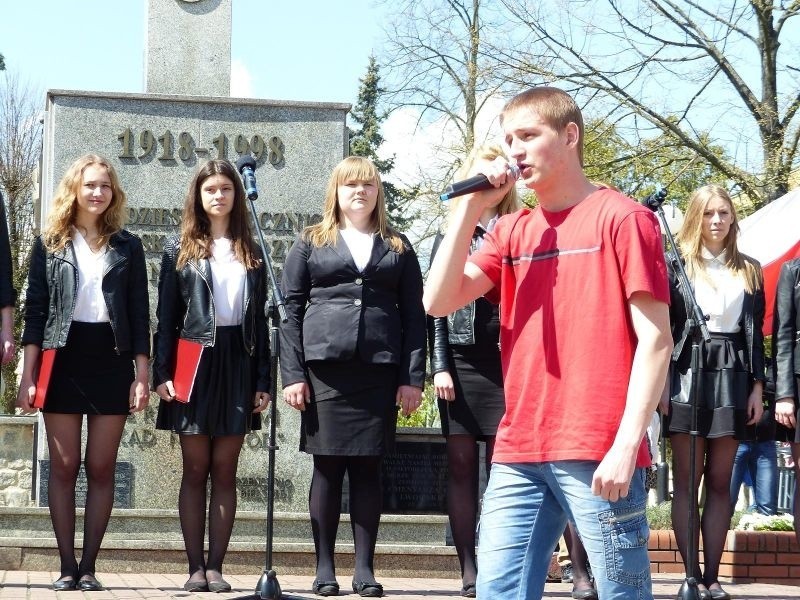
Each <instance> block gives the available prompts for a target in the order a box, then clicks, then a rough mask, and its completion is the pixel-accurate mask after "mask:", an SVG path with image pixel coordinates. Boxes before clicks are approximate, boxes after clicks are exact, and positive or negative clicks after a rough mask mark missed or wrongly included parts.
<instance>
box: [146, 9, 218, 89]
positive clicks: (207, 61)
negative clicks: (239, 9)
mask: <svg viewBox="0 0 800 600" xmlns="http://www.w3.org/2000/svg"><path fill="white" fill-rule="evenodd" d="M231 2H232V0H173V1H171V2H164V1H163V0H147V17H146V19H147V45H146V47H145V59H144V63H145V90H146V91H147V92H148V93H150V94H184V95H197V96H229V95H230V90H231V35H230V33H231ZM184 73H185V74H188V75H191V79H189V78H188V77H186V76H184V75H183V74H184Z"/></svg>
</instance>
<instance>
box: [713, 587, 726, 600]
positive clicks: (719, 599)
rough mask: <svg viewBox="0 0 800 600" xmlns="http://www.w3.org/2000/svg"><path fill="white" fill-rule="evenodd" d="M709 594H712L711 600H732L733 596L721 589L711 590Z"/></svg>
mask: <svg viewBox="0 0 800 600" xmlns="http://www.w3.org/2000/svg"><path fill="white" fill-rule="evenodd" d="M708 593H709V594H711V600H731V595H730V594H729V593H728V592H726V591H725V590H723V589H722V588H721V587H720V588H714V589H713V590H712V589H709V590H708Z"/></svg>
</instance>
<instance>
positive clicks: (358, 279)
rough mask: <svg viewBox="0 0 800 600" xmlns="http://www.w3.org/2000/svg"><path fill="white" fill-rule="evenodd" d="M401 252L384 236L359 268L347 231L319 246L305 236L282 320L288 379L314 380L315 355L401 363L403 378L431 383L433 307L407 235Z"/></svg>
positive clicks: (296, 252)
mask: <svg viewBox="0 0 800 600" xmlns="http://www.w3.org/2000/svg"><path fill="white" fill-rule="evenodd" d="M403 243H404V245H405V251H404V252H403V253H402V254H399V253H397V252H395V251H393V250H391V249H390V247H389V245H388V244H387V243H386V242H385V241H384V240H383V239H382V238H381V237H380V236H376V237H375V240H374V245H373V247H372V256H371V257H370V259H369V263H368V264H367V266H366V267H365V269H364V271H363V272H359V270H358V268H357V267H356V265H355V262H353V257H352V256H351V254H350V250H349V249H348V247H347V243H346V242H345V241H344V239H343V238H342V236H341V234H339V237H338V240H337V244H336V245H335V246H323V247H321V248H316V247H314V246H312V245H311V244H310V243H308V242H306V241H305V240H303V238H302V235H301V236H298V238H297V240H296V241H295V243H294V244H293V245H292V247H291V249H290V250H289V253H288V254H287V256H286V261H285V263H284V265H283V276H282V282H281V284H282V287H283V293H284V295H285V296H286V313H287V316H288V321H287V322H286V323H284V324H282V326H281V328H280V335H281V348H280V358H281V360H280V363H281V379H282V382H283V385H284V387H285V386H287V385H290V384H292V383H297V382H300V381H307V377H306V370H305V364H306V362H308V361H312V360H329V361H345V360H349V359H351V358H353V357H355V356H356V353H358V356H359V357H360V358H361V360H363V361H364V362H367V363H376V364H394V365H397V366H398V385H414V386H417V387H420V388H422V387H424V383H425V345H426V344H425V342H426V339H425V338H426V335H425V333H426V332H425V309H424V308H423V306H422V273H421V272H420V267H419V262H418V261H417V255H416V254H415V253H414V249H413V248H412V247H411V244H410V243H409V242H408V240H407V239H406V238H405V237H403Z"/></svg>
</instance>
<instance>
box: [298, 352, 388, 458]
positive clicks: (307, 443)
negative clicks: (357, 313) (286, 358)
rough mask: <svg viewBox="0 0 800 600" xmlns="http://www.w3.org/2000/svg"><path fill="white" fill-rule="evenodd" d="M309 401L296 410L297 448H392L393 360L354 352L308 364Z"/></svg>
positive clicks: (373, 452)
mask: <svg viewBox="0 0 800 600" xmlns="http://www.w3.org/2000/svg"><path fill="white" fill-rule="evenodd" d="M307 368H308V380H309V386H310V388H311V402H310V403H309V404H307V405H306V409H305V410H304V411H303V412H302V413H301V414H300V450H302V451H303V452H307V453H309V454H321V455H334V456H381V455H383V454H385V453H387V452H390V451H391V450H393V448H394V436H395V431H396V427H397V426H396V423H397V406H396V396H397V366H395V365H384V364H371V363H365V362H363V361H361V360H360V359H359V358H355V359H352V360H349V361H345V362H329V361H312V362H309V363H308V365H307Z"/></svg>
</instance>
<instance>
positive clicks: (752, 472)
mask: <svg viewBox="0 0 800 600" xmlns="http://www.w3.org/2000/svg"><path fill="white" fill-rule="evenodd" d="M748 476H749V479H750V481H751V482H752V486H753V498H754V499H755V504H754V505H752V506H750V507H749V508H748V510H751V511H756V512H759V513H761V514H762V515H774V514H775V512H776V511H777V509H778V451H777V449H776V448H775V442H739V449H738V450H737V451H736V458H735V459H734V461H733V472H732V473H731V504H733V505H734V506H736V500H737V499H738V498H739V488H740V487H741V485H742V482H743V481H744V482H745V483H746V482H747V478H748Z"/></svg>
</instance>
